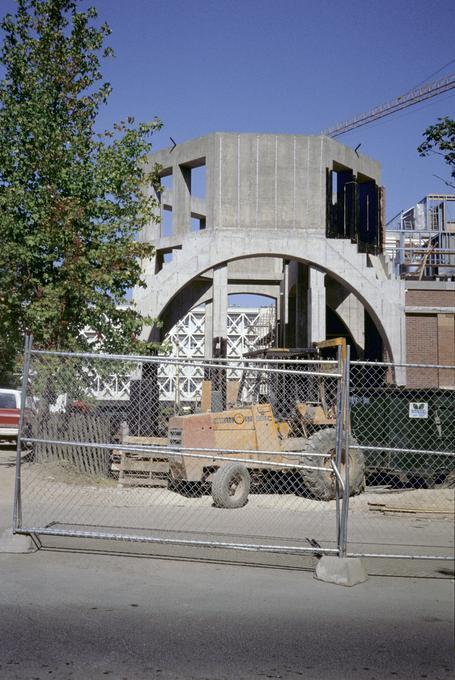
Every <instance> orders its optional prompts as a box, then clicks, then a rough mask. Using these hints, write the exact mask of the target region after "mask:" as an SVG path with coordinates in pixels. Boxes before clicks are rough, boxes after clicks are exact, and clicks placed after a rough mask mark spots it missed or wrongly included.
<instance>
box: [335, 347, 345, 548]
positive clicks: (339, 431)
mask: <svg viewBox="0 0 455 680" xmlns="http://www.w3.org/2000/svg"><path fill="white" fill-rule="evenodd" d="M337 361H338V373H341V376H342V377H341V378H337V401H336V404H337V410H336V446H335V463H336V466H337V469H338V470H339V469H340V465H341V453H342V450H343V398H344V388H343V381H344V374H343V371H344V362H343V358H342V353H341V346H338V353H337ZM340 491H341V486H340V482H339V481H338V477H336V478H335V501H336V506H335V514H336V536H337V547H338V551H339V550H340V543H341V505H340Z"/></svg>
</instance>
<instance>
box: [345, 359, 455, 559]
mask: <svg viewBox="0 0 455 680" xmlns="http://www.w3.org/2000/svg"><path fill="white" fill-rule="evenodd" d="M441 377H443V378H444V379H443V380H441ZM441 383H442V384H445V385H449V386H451V387H447V388H438V387H435V385H438V384H441ZM410 384H411V385H418V387H412V388H411V387H407V385H410ZM349 404H350V421H351V432H352V436H353V437H354V438H355V440H356V444H355V445H358V446H359V447H361V449H362V451H363V455H364V458H365V473H366V480H365V481H366V493H365V494H363V495H362V497H359V498H357V499H353V500H351V502H350V508H349V510H350V512H349V523H348V529H349V533H348V551H350V552H352V553H361V554H370V553H373V554H375V553H379V554H393V553H399V554H403V552H406V553H407V554H408V556H410V557H414V556H416V555H418V554H420V555H423V556H427V555H432V556H436V555H449V556H453V520H454V510H455V507H454V498H455V491H454V489H455V453H454V452H455V370H454V367H452V366H437V365H431V366H430V365H418V364H403V365H397V364H391V363H369V362H361V361H354V362H352V363H351V366H350V387H349Z"/></svg>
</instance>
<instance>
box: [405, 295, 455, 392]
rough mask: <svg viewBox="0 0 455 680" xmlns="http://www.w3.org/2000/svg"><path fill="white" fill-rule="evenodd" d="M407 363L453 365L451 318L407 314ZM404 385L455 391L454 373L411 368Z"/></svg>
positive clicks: (454, 337)
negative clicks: (453, 388)
mask: <svg viewBox="0 0 455 680" xmlns="http://www.w3.org/2000/svg"><path fill="white" fill-rule="evenodd" d="M411 292H414V291H411ZM418 292H419V294H420V293H421V292H422V291H418ZM423 292H428V293H433V291H423ZM422 306H423V305H422ZM429 306H440V305H436V304H434V303H432V304H431V305H429ZM406 360H407V362H408V363H416V364H444V365H455V317H454V315H453V314H407V315H406ZM407 384H408V386H409V387H455V370H453V369H452V370H447V369H446V370H444V369H439V370H438V369H436V368H434V369H433V368H431V369H430V368H428V369H421V368H410V369H408V372H407Z"/></svg>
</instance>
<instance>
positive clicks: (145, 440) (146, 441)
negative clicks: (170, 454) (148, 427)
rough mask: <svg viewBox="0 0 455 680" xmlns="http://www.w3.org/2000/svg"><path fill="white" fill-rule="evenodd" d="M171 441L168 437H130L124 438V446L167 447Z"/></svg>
mask: <svg viewBox="0 0 455 680" xmlns="http://www.w3.org/2000/svg"><path fill="white" fill-rule="evenodd" d="M168 443H169V440H168V438H167V437H130V436H129V435H127V436H125V437H123V439H122V444H138V445H144V446H147V445H149V446H167V445H168Z"/></svg>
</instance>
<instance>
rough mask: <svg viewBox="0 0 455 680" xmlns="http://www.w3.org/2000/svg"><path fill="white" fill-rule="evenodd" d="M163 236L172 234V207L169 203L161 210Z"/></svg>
mask: <svg viewBox="0 0 455 680" xmlns="http://www.w3.org/2000/svg"><path fill="white" fill-rule="evenodd" d="M161 236H172V208H171V207H170V206H169V205H164V206H163V207H162V210H161Z"/></svg>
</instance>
